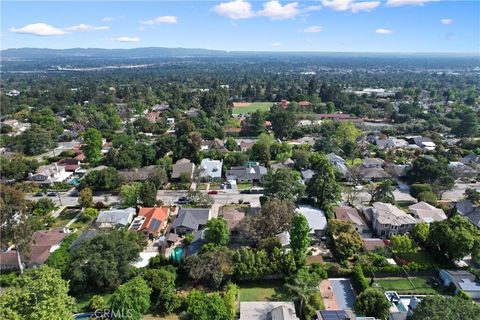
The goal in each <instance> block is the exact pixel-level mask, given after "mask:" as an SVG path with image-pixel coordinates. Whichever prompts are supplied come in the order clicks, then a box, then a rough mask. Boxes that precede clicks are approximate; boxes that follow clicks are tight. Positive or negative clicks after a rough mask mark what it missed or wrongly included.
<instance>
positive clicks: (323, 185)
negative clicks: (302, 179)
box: [307, 153, 341, 212]
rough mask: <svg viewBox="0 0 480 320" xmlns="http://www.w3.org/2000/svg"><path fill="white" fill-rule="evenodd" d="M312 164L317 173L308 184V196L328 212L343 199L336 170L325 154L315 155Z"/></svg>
mask: <svg viewBox="0 0 480 320" xmlns="http://www.w3.org/2000/svg"><path fill="white" fill-rule="evenodd" d="M310 162H311V164H312V168H313V170H314V172H315V174H314V175H313V177H312V178H311V179H310V180H308V182H307V194H308V196H309V197H310V198H313V199H315V201H316V202H317V204H318V206H319V207H320V208H321V209H323V210H325V211H326V212H328V211H330V212H331V211H332V207H333V206H334V205H335V204H336V202H337V201H339V200H340V198H341V187H340V185H339V184H338V183H337V181H336V177H335V172H336V169H335V167H334V166H333V164H332V163H331V162H330V161H329V160H328V159H327V158H326V157H325V155H323V154H319V153H317V154H314V155H313V156H312V157H311V159H310Z"/></svg>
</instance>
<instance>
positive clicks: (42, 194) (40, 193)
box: [34, 191, 45, 197]
mask: <svg viewBox="0 0 480 320" xmlns="http://www.w3.org/2000/svg"><path fill="white" fill-rule="evenodd" d="M44 195H45V193H44V192H43V191H39V192H37V193H35V194H34V196H35V197H43V196H44Z"/></svg>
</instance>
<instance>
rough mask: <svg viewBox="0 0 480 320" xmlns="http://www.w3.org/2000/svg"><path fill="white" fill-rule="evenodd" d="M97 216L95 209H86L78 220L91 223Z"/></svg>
mask: <svg viewBox="0 0 480 320" xmlns="http://www.w3.org/2000/svg"><path fill="white" fill-rule="evenodd" d="M97 216H98V210H97V209H95V208H86V209H85V210H83V211H82V212H81V214H80V219H81V220H83V221H88V222H90V221H93V219H95V218H96V217H97Z"/></svg>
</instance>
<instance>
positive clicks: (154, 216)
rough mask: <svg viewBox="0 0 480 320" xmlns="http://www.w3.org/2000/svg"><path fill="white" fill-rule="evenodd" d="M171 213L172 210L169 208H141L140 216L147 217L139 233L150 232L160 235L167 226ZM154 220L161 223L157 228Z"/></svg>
mask: <svg viewBox="0 0 480 320" xmlns="http://www.w3.org/2000/svg"><path fill="white" fill-rule="evenodd" d="M169 211H170V210H169V208H168V207H159V208H140V211H139V212H138V216H139V217H145V221H144V222H143V224H142V226H141V227H140V228H139V231H144V230H148V231H151V232H152V233H155V234H157V235H158V234H159V233H160V231H161V230H162V229H163V228H165V226H166V225H167V219H168V213H169ZM154 220H158V221H160V224H159V225H158V226H155V224H154V223H153V222H154Z"/></svg>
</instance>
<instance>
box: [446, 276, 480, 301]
mask: <svg viewBox="0 0 480 320" xmlns="http://www.w3.org/2000/svg"><path fill="white" fill-rule="evenodd" d="M438 275H439V277H440V279H442V281H443V285H444V286H446V287H448V286H450V285H452V284H453V285H454V286H455V292H454V294H455V295H457V294H458V293H459V292H460V291H463V292H465V293H466V294H467V295H468V296H469V297H470V298H472V299H474V300H480V281H479V280H478V278H477V277H476V276H475V275H474V274H473V273H471V272H468V271H467V270H447V269H441V270H440V271H439V273H438Z"/></svg>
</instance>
